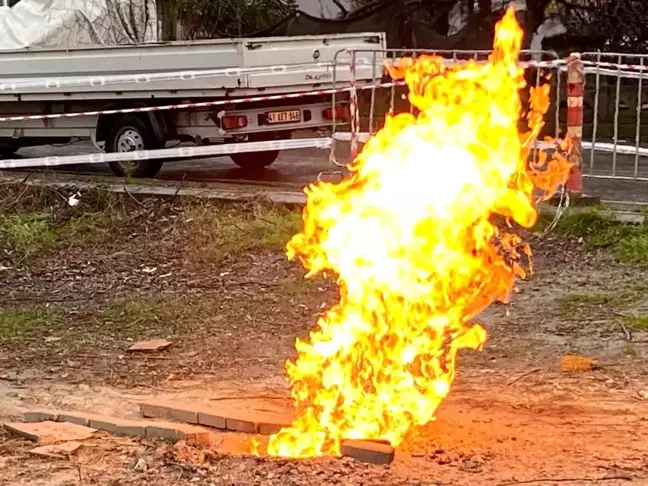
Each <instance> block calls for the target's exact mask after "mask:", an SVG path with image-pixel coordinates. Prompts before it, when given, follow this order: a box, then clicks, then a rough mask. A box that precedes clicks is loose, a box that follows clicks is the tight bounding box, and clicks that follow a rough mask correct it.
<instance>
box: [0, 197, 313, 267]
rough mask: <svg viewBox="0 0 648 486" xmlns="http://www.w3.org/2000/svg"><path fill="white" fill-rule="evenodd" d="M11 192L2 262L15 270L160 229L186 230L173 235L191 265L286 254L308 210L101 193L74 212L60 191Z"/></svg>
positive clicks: (1, 222) (3, 213)
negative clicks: (40, 258)
mask: <svg viewBox="0 0 648 486" xmlns="http://www.w3.org/2000/svg"><path fill="white" fill-rule="evenodd" d="M7 187H8V189H7V188H5V187H3V190H4V189H6V191H5V194H3V195H2V196H0V262H2V261H4V262H9V264H13V265H16V264H18V263H23V262H24V263H28V262H27V259H28V258H29V259H31V258H32V257H34V258H35V257H36V256H37V255H44V254H47V252H48V251H50V250H52V251H55V250H61V249H67V248H70V247H82V246H86V247H92V246H97V245H102V244H103V243H106V244H112V243H114V241H115V240H116V239H118V238H120V237H122V236H125V237H126V238H127V237H128V235H129V234H131V233H133V232H134V231H139V230H145V229H146V228H145V227H149V228H150V227H153V226H155V227H156V229H159V228H161V227H165V228H167V229H169V230H170V231H172V232H174V231H177V230H180V231H181V233H180V234H177V233H176V234H174V235H173V236H174V237H176V238H178V237H181V241H182V243H183V245H186V248H187V254H188V255H189V256H190V258H191V259H193V260H198V261H199V262H200V263H206V262H209V263H217V262H220V261H222V260H223V259H224V258H227V257H229V256H233V255H235V254H237V253H240V252H243V251H254V250H283V248H284V247H285V245H286V243H287V242H288V241H289V240H290V238H291V237H292V236H293V235H294V234H296V233H297V232H298V231H299V229H300V228H301V211H300V210H296V209H289V208H286V207H283V206H278V205H272V204H265V203H248V204H241V203H239V204H226V203H218V202H212V201H207V202H206V201H196V200H177V201H176V200H172V201H170V202H169V201H168V200H164V199H156V198H135V197H134V196H130V195H124V194H112V193H107V192H102V191H100V190H96V191H88V192H85V193H83V194H82V196H81V203H80V204H79V205H77V206H74V207H71V206H69V204H68V203H67V196H64V195H62V194H59V193H57V192H55V193H54V194H52V193H51V191H47V190H46V189H39V188H28V189H27V188H25V189H23V190H20V191H19V189H20V186H7ZM178 223H181V224H178ZM126 230H128V231H129V233H128V234H122V232H123V231H126ZM142 232H145V231H142ZM30 261H31V260H30Z"/></svg>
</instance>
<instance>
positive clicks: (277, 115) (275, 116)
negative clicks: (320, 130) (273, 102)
mask: <svg viewBox="0 0 648 486" xmlns="http://www.w3.org/2000/svg"><path fill="white" fill-rule="evenodd" d="M298 121H301V111H299V110H290V111H273V112H270V113H268V123H271V124H274V123H293V122H298Z"/></svg>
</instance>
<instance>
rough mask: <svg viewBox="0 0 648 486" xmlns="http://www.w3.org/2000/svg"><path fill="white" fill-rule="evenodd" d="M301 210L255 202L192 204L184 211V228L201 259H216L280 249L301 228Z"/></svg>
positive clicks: (215, 260)
mask: <svg viewBox="0 0 648 486" xmlns="http://www.w3.org/2000/svg"><path fill="white" fill-rule="evenodd" d="M300 216H301V213H300V212H299V211H297V210H291V209H287V208H284V207H282V206H274V205H265V204H256V205H252V206H248V207H246V208H240V207H236V208H232V207H229V206H226V205H223V206H220V207H213V206H210V205H203V206H194V207H191V208H188V209H187V210H186V211H185V221H186V222H187V223H188V224H187V226H186V230H187V231H188V232H189V233H190V234H191V235H192V236H193V238H192V240H193V243H194V244H197V245H199V246H200V254H201V256H202V257H203V259H204V260H207V261H210V262H218V261H221V260H223V259H224V258H227V257H230V256H233V255H235V254H237V253H240V252H242V251H251V250H260V249H266V250H281V249H283V248H284V247H285V245H286V244H287V243H288V241H290V239H291V238H292V236H293V235H294V234H296V233H297V232H298V231H299V229H300V227H301V217H300Z"/></svg>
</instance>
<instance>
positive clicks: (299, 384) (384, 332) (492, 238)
mask: <svg viewBox="0 0 648 486" xmlns="http://www.w3.org/2000/svg"><path fill="white" fill-rule="evenodd" d="M521 41H522V31H521V29H520V27H519V25H518V23H517V21H516V19H515V13H514V11H513V10H512V9H510V10H509V11H508V12H507V13H506V15H505V17H504V18H503V19H502V21H501V22H500V23H499V24H498V26H497V30H496V36H495V43H494V50H493V53H492V54H491V56H490V58H489V61H488V62H487V63H483V64H477V63H475V62H469V63H465V64H463V65H461V66H459V65H452V66H446V65H445V64H444V60H443V59H441V58H439V57H433V56H427V57H421V58H419V59H416V60H412V59H406V60H404V61H403V62H402V63H401V64H400V65H399V66H392V67H389V70H390V72H391V74H392V76H394V77H397V78H404V79H405V81H406V83H407V85H408V87H409V90H410V94H409V99H410V101H411V103H412V104H413V105H414V106H416V107H417V108H418V109H419V110H420V114H418V115H417V116H414V115H410V114H400V115H398V116H395V117H392V118H389V119H388V120H387V122H386V124H385V127H384V128H383V129H382V130H381V131H380V132H379V133H377V134H376V136H375V137H373V138H372V139H371V140H369V142H368V143H367V144H366V146H365V148H364V150H363V151H362V153H361V154H360V155H359V156H358V157H357V159H356V160H355V161H354V162H353V163H352V164H351V165H350V167H349V169H350V176H349V177H348V178H346V179H345V180H344V181H342V182H341V183H339V184H331V183H318V184H315V185H311V186H310V187H308V188H307V189H306V193H307V196H308V201H307V206H306V208H305V210H304V215H303V220H304V227H303V231H302V232H301V233H300V234H298V235H296V236H295V237H294V238H293V239H292V241H291V242H290V243H289V244H288V247H287V253H288V257H289V258H291V259H299V261H300V262H301V263H302V264H303V265H304V267H306V268H307V269H308V270H309V271H308V275H307V276H308V277H312V276H314V275H316V274H326V275H334V276H336V277H337V283H338V285H339V288H340V298H339V303H337V304H336V305H334V306H333V307H332V308H331V309H329V310H328V312H327V313H326V314H325V315H324V316H323V317H322V318H321V319H320V320H319V322H318V327H317V329H316V330H315V331H314V332H312V333H311V335H310V339H309V340H307V341H301V340H298V341H297V343H296V348H297V352H298V358H297V360H296V361H295V362H294V363H293V362H288V363H287V365H286V371H287V374H288V377H289V379H290V382H291V386H292V396H293V399H294V401H295V405H296V407H297V411H298V412H297V417H296V419H295V421H294V423H293V424H292V426H291V427H290V428H287V429H284V430H281V431H280V432H279V433H278V434H276V435H274V436H272V437H271V438H270V442H269V444H268V453H269V454H270V455H274V456H283V457H312V456H321V455H337V454H339V453H340V444H341V440H343V439H358V438H371V439H386V440H388V441H389V442H390V443H391V444H393V445H395V446H396V445H398V444H400V443H401V442H402V441H403V440H405V439H406V438H408V437H410V436H411V434H413V433H414V432H415V431H416V428H417V426H421V425H424V424H426V423H428V422H430V421H431V420H433V419H434V414H435V411H436V409H437V407H438V406H439V403H440V402H441V401H442V400H443V399H444V398H445V397H446V396H447V395H448V393H449V391H450V387H451V384H452V382H453V380H454V377H455V361H456V357H457V352H458V351H459V350H460V349H464V348H470V349H478V348H480V347H481V346H482V345H483V343H484V342H485V340H486V331H485V330H484V329H483V328H482V327H481V326H480V325H478V324H471V321H472V319H474V318H475V317H476V316H477V315H478V314H479V313H480V312H481V311H482V310H483V309H484V308H486V307H487V306H488V305H489V304H491V303H492V302H493V301H494V300H496V299H500V300H505V299H507V298H508V295H509V292H510V289H511V287H512V285H513V282H514V280H515V279H516V277H524V276H525V272H524V270H523V268H522V264H521V263H522V262H521V257H522V255H521V251H522V252H524V253H526V254H527V255H530V251H529V250H528V247H526V246H525V245H523V244H522V242H521V239H520V238H519V237H518V236H517V235H515V234H509V233H506V232H503V231H502V230H501V229H499V228H498V227H497V226H496V225H495V224H494V223H493V216H497V215H500V216H504V217H505V218H508V219H510V220H513V221H515V222H517V223H518V224H520V225H522V226H524V227H531V226H532V225H533V224H534V223H535V222H536V218H537V212H536V209H535V203H534V199H533V192H534V190H535V189H536V188H540V189H543V190H545V191H552V190H555V187H556V186H557V185H558V184H559V183H561V182H562V181H564V180H566V177H567V174H568V171H569V163H568V162H567V161H566V159H565V158H564V157H563V156H561V155H560V154H556V155H554V158H553V159H552V160H551V161H549V162H548V161H547V157H546V155H543V156H541V157H540V158H539V162H537V163H536V164H532V165H529V164H528V163H527V160H528V158H529V146H530V145H531V143H532V142H533V141H534V140H535V138H536V137H537V135H538V133H539V131H540V129H541V128H542V124H543V121H542V119H543V115H544V114H545V112H546V111H547V108H548V106H549V85H548V84H546V85H544V86H542V87H539V88H532V89H531V98H530V107H529V110H528V115H527V121H528V125H529V127H530V129H529V131H528V132H526V133H520V131H519V129H518V124H519V121H520V117H521V112H522V106H521V101H520V95H519V93H520V90H521V89H522V88H524V87H525V81H524V76H523V74H524V73H523V69H522V68H521V67H520V66H519V64H518V56H519V53H520V46H521Z"/></svg>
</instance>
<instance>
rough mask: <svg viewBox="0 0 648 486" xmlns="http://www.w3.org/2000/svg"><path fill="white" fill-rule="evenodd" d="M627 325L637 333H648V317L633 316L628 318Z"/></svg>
mask: <svg viewBox="0 0 648 486" xmlns="http://www.w3.org/2000/svg"><path fill="white" fill-rule="evenodd" d="M625 325H626V326H627V327H629V328H630V329H634V330H636V331H648V316H645V315H641V316H633V317H630V318H628V320H627V321H626V322H625Z"/></svg>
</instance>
